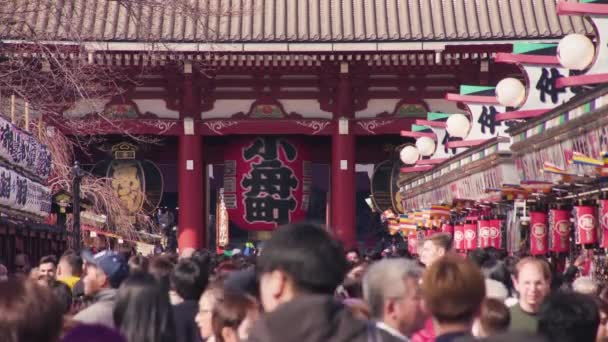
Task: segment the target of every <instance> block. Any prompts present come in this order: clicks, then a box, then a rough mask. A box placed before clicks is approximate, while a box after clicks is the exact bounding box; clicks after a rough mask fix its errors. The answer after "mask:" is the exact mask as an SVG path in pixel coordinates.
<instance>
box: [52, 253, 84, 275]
mask: <svg viewBox="0 0 608 342" xmlns="http://www.w3.org/2000/svg"><path fill="white" fill-rule="evenodd" d="M80 276H82V258H81V257H80V256H78V255H77V254H76V253H68V254H64V255H63V256H62V257H61V259H59V265H58V266H57V277H58V278H67V277H80Z"/></svg>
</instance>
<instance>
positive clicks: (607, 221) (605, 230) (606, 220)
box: [599, 200, 608, 248]
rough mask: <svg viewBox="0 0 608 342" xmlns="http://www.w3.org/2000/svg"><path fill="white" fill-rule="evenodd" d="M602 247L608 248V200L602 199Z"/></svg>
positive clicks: (600, 216)
mask: <svg viewBox="0 0 608 342" xmlns="http://www.w3.org/2000/svg"><path fill="white" fill-rule="evenodd" d="M599 218H600V224H601V236H602V240H601V243H600V247H601V248H608V200H600V215H599Z"/></svg>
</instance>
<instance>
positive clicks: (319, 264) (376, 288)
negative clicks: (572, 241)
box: [0, 224, 608, 342]
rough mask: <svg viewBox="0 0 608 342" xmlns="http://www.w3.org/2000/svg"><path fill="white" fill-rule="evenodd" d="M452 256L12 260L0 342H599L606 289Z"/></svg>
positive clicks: (2, 295) (302, 227)
mask: <svg viewBox="0 0 608 342" xmlns="http://www.w3.org/2000/svg"><path fill="white" fill-rule="evenodd" d="M451 244H452V241H451V237H450V236H449V235H446V234H435V235H432V236H430V237H428V238H427V239H426V240H425V241H424V242H423V243H422V244H421V248H420V258H419V259H417V258H413V257H411V256H410V255H408V253H407V250H406V249H393V250H391V251H389V252H388V253H387V252H386V251H385V252H382V251H378V252H370V253H365V254H363V253H360V252H359V251H358V250H349V251H344V250H343V248H342V246H341V244H340V243H339V242H338V241H337V240H335V239H334V238H333V237H332V236H331V235H330V234H329V233H328V232H327V231H326V230H324V229H323V228H321V227H318V226H315V225H311V224H290V225H286V226H283V227H281V228H279V229H277V230H276V231H275V232H274V233H273V235H272V237H271V238H270V239H269V240H267V241H266V242H265V243H264V246H263V248H262V249H260V250H257V251H256V253H254V254H253V255H250V256H243V255H233V256H231V257H227V256H218V255H214V254H211V253H209V252H206V251H186V253H183V254H182V255H180V256H177V255H174V254H162V255H156V256H151V257H144V256H141V255H125V254H124V253H118V252H115V251H111V250H103V251H98V252H97V253H95V254H93V253H91V252H88V251H83V252H81V253H76V252H74V251H66V252H65V253H64V254H63V255H61V256H60V257H59V258H56V257H55V256H46V257H43V258H41V260H40V261H39V262H38V263H37V265H36V267H35V268H32V269H30V266H31V265H30V262H29V260H28V258H27V256H26V255H24V254H21V255H18V256H16V258H15V264H14V265H10V266H12V267H10V271H11V272H9V269H8V268H7V267H5V266H3V265H0V341H2V342H59V341H62V342H63V341H65V342H76V341H91V342H96V341H100V342H101V341H103V342H115V341H116V342H173V341H177V342H202V341H212V342H213V341H215V342H240V341H251V342H285V341H298V342H341V341H354V342H392V341H414V342H428V341H437V342H449V341H462V342H465V341H477V340H480V341H552V342H553V341H556V342H567V341H568V342H592V341H604V342H605V341H608V325H607V323H608V321H607V319H608V302H607V301H606V299H608V295H607V292H606V291H605V290H604V289H603V288H602V287H603V285H604V284H598V283H596V282H595V281H594V280H593V279H591V278H588V277H584V276H579V274H580V272H578V268H577V265H575V264H573V265H571V266H570V267H568V268H567V269H566V270H565V271H561V272H560V271H556V269H555V267H554V266H553V265H552V263H551V260H546V259H543V258H534V257H529V256H521V257H516V256H507V255H505V254H504V253H503V252H501V251H498V250H494V249H486V250H476V251H472V252H471V253H470V254H469V255H468V256H463V255H459V254H457V253H455V252H454V251H453V250H452V248H451V247H452V246H451ZM6 266H9V265H6Z"/></svg>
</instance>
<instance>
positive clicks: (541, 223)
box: [530, 211, 549, 255]
mask: <svg viewBox="0 0 608 342" xmlns="http://www.w3.org/2000/svg"><path fill="white" fill-rule="evenodd" d="M547 223H548V220H547V214H546V213H543V212H539V211H533V212H530V254H531V255H544V254H547V252H548V251H549V246H548V241H549V237H548V234H547V231H548V228H547Z"/></svg>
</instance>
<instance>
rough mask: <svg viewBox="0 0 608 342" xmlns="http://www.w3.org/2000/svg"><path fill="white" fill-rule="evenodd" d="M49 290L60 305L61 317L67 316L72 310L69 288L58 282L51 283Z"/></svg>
mask: <svg viewBox="0 0 608 342" xmlns="http://www.w3.org/2000/svg"><path fill="white" fill-rule="evenodd" d="M49 288H50V289H51V291H53V294H54V295H55V298H57V300H58V301H59V304H60V305H61V313H62V314H63V315H65V314H68V313H69V312H70V309H71V308H72V290H71V289H70V287H69V286H68V285H67V284H65V283H62V282H60V281H52V282H51V283H50V284H49Z"/></svg>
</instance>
